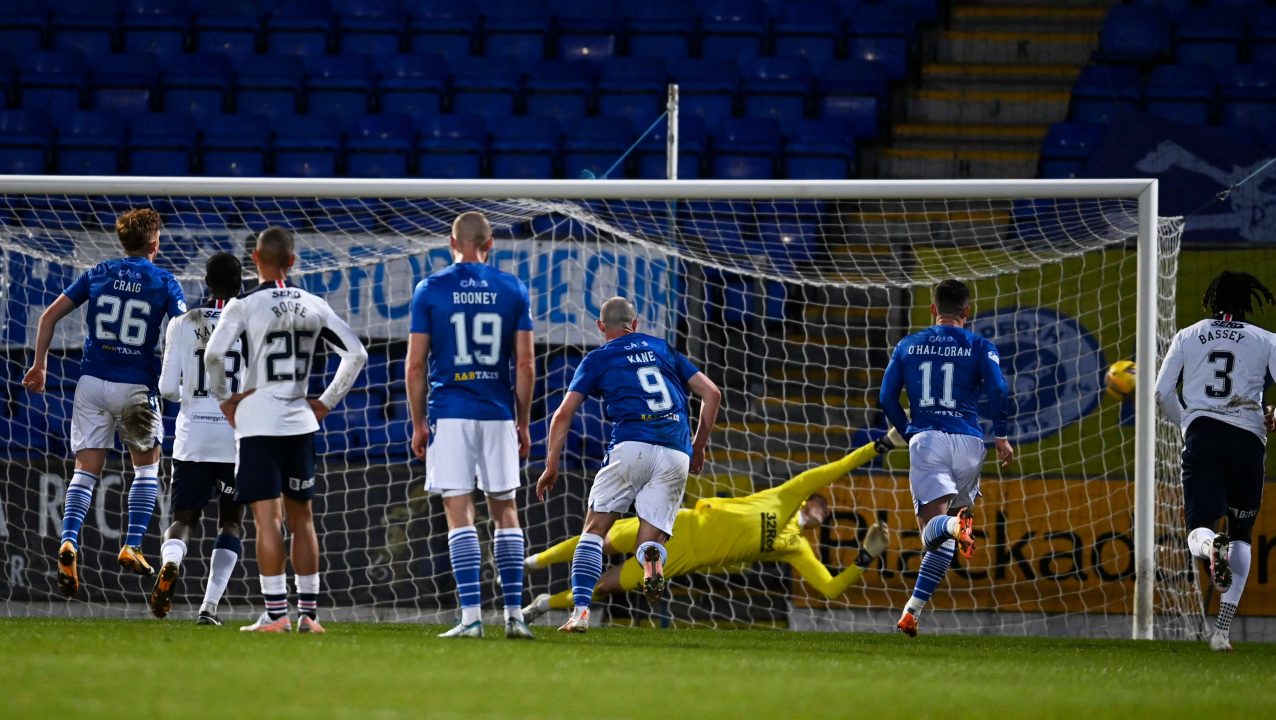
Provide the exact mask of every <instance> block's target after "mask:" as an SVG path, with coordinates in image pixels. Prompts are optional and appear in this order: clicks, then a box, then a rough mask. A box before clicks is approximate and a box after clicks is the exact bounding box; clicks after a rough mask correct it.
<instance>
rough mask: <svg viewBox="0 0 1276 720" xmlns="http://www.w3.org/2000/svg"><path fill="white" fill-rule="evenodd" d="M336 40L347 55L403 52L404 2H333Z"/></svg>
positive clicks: (356, 0)
mask: <svg viewBox="0 0 1276 720" xmlns="http://www.w3.org/2000/svg"><path fill="white" fill-rule="evenodd" d="M332 9H333V10H335V11H336V13H337V39H338V42H337V44H338V46H339V47H340V49H341V52H343V53H345V54H346V55H388V54H391V53H397V52H399V51H400V50H402V48H403V37H404V32H403V31H404V28H405V27H407V20H408V13H407V9H406V8H405V7H404V2H403V0H333V3H332Z"/></svg>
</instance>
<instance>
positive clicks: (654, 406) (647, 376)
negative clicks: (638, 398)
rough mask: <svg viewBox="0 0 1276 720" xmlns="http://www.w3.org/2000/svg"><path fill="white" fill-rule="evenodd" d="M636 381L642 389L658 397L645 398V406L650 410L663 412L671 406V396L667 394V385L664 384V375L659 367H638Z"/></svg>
mask: <svg viewBox="0 0 1276 720" xmlns="http://www.w3.org/2000/svg"><path fill="white" fill-rule="evenodd" d="M638 382H639V383H641V384H642V389H643V390H645V391H646V392H648V393H650V394H652V395H658V396H659V397H655V398H647V407H648V408H649V409H650V410H651V411H652V412H665V411H666V410H668V409H669V408H672V407H673V398H672V397H671V396H670V395H669V386H668V385H666V384H665V376H664V375H661V374H660V369H659V368H654V367H645V368H638Z"/></svg>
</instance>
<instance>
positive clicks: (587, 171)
mask: <svg viewBox="0 0 1276 720" xmlns="http://www.w3.org/2000/svg"><path fill="white" fill-rule="evenodd" d="M636 139H637V137H636V136H635V134H634V129H633V126H632V124H631V123H630V121H629V119H628V118H625V117H607V116H600V117H579V118H576V119H575V121H574V122H572V123H571V124H570V125H569V126H568V131H567V133H566V134H565V136H564V139H563V177H566V178H579V177H590V178H592V177H597V178H601V177H603V173H606V172H607V170H608V169H609V168H610V167H611V166H612V165H614V164H616V162H617V161H619V160H621V158H623V157H624V154H625V151H626V150H628V149H629V146H630V145H632V144H633V142H634V140H636ZM626 175H627V172H626V169H625V163H624V162H621V163H620V164H619V165H618V166H617V167H616V169H615V170H613V171H612V172H611V174H610V175H608V176H607V177H608V178H612V179H616V178H623V177H626Z"/></svg>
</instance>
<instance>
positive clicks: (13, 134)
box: [0, 109, 53, 175]
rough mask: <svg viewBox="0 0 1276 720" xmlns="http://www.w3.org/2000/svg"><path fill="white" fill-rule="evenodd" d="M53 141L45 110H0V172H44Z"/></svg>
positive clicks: (37, 173) (35, 173)
mask: <svg viewBox="0 0 1276 720" xmlns="http://www.w3.org/2000/svg"><path fill="white" fill-rule="evenodd" d="M52 140H53V133H52V124H51V121H50V120H49V113H48V112H46V111H44V110H39V109H30V110H0V172H2V173H6V174H26V173H30V174H34V175H40V174H43V173H44V168H45V164H46V161H47V158H48V154H49V148H50V145H51V143H52Z"/></svg>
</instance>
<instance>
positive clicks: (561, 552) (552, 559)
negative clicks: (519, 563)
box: [523, 535, 580, 570]
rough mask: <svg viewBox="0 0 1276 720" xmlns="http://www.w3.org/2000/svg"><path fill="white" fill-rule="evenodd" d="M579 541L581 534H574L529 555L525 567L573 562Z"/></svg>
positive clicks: (539, 567) (531, 567)
mask: <svg viewBox="0 0 1276 720" xmlns="http://www.w3.org/2000/svg"><path fill="white" fill-rule="evenodd" d="M579 542H580V536H579V535H574V536H572V537H569V538H567V539H566V540H564V541H562V542H560V543H557V544H555V545H551V546H549V547H548V548H545V549H544V550H542V551H540V552H538V553H534V554H532V555H528V556H527V560H525V561H523V567H524V568H526V569H527V570H540V569H541V568H547V567H549V566H551V565H561V564H562V563H565V562H571V559H572V555H573V554H574V553H575V552H576V544H577V543H579Z"/></svg>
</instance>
